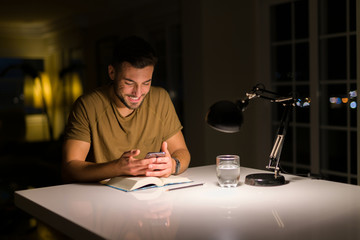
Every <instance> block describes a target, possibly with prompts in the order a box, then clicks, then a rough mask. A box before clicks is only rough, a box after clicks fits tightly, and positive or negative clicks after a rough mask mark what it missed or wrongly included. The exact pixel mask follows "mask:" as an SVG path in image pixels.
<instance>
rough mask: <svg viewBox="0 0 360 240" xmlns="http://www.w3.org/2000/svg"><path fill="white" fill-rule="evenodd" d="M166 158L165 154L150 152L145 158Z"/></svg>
mask: <svg viewBox="0 0 360 240" xmlns="http://www.w3.org/2000/svg"><path fill="white" fill-rule="evenodd" d="M157 157H165V152H148V153H147V154H146V156H145V158H157Z"/></svg>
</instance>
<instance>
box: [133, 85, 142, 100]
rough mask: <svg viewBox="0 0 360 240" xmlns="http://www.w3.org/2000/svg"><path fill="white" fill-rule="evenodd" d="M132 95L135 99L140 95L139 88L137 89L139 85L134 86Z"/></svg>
mask: <svg viewBox="0 0 360 240" xmlns="http://www.w3.org/2000/svg"><path fill="white" fill-rule="evenodd" d="M132 94H133V95H134V96H136V97H138V96H140V95H141V87H139V85H137V84H135V86H134V88H133V91H132Z"/></svg>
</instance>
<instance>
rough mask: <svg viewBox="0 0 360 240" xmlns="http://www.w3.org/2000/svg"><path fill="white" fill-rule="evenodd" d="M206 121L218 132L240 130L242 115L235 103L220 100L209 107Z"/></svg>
mask: <svg viewBox="0 0 360 240" xmlns="http://www.w3.org/2000/svg"><path fill="white" fill-rule="evenodd" d="M206 122H207V123H208V124H209V125H210V126H211V127H212V128H214V129H216V130H218V131H220V132H225V133H235V132H239V131H240V127H241V125H242V123H243V115H242V111H241V110H240V109H239V108H238V106H237V105H236V104H235V103H233V102H230V101H220V102H217V103H215V104H214V105H212V106H211V107H210V109H209V111H208V113H207V114H206Z"/></svg>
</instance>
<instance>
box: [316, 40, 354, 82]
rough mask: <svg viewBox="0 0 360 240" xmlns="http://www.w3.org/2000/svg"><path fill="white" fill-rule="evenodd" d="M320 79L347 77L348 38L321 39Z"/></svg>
mask: <svg viewBox="0 0 360 240" xmlns="http://www.w3.org/2000/svg"><path fill="white" fill-rule="evenodd" d="M319 47H320V56H319V58H320V80H342V79H346V62H347V59H346V38H345V37H337V38H330V39H324V40H321V41H320V46H319Z"/></svg>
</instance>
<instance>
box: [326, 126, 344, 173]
mask: <svg viewBox="0 0 360 240" xmlns="http://www.w3.org/2000/svg"><path fill="white" fill-rule="evenodd" d="M320 137H321V152H320V153H321V156H320V159H321V167H322V168H323V169H326V170H332V171H338V172H346V170H347V167H346V166H347V156H348V155H347V147H346V146H347V138H346V131H337V130H321V132H320Z"/></svg>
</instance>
